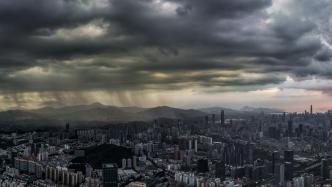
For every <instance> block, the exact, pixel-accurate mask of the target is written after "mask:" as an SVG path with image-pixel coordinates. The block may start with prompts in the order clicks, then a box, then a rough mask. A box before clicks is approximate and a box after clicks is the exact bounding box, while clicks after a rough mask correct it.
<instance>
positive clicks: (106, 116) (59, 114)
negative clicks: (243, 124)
mask: <svg viewBox="0 0 332 187" xmlns="http://www.w3.org/2000/svg"><path fill="white" fill-rule="evenodd" d="M204 115H206V114H205V113H204V112H201V111H198V110H185V109H179V108H172V107H167V106H160V107H154V108H140V107H116V106H108V105H102V104H100V103H94V104H91V105H77V106H66V107H57V108H56V107H45V108H40V109H36V110H10V111H4V112H0V124H5V123H11V124H16V123H17V124H22V123H23V122H22V121H29V122H31V123H33V121H35V122H36V123H38V124H39V123H42V122H43V121H48V122H49V121H64V122H130V121H151V120H154V119H159V118H166V119H189V118H196V117H203V116H204Z"/></svg>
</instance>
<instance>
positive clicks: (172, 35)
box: [0, 0, 332, 92]
mask: <svg viewBox="0 0 332 187" xmlns="http://www.w3.org/2000/svg"><path fill="white" fill-rule="evenodd" d="M301 2H302V3H301ZM301 2H300V3H299V4H298V5H297V6H294V5H293V4H290V5H289V7H287V8H288V9H289V10H288V11H290V12H291V14H285V13H282V12H272V13H270V12H268V9H269V8H271V6H273V3H274V2H273V1H271V0H232V1H229V0H207V1H202V0H110V1H107V0H90V1H88V0H57V1H54V0H25V1H23V2H22V1H19V0H11V1H7V0H0V44H1V46H0V53H1V54H3V55H1V57H0V70H1V76H0V81H1V85H0V88H1V89H2V90H8V91H15V92H20V91H61V90H73V91H76V90H81V91H84V90H94V89H106V90H108V89H111V90H139V89H161V90H164V89H167V90H168V89H179V88H186V87H195V86H200V87H203V88H204V89H207V90H208V89H209V88H210V87H211V88H212V87H213V88H214V89H215V90H220V91H223V90H244V91H247V90H250V89H257V88H259V87H261V86H265V85H271V84H278V83H281V82H283V81H285V78H286V76H287V75H291V76H295V77H296V76H299V77H306V76H308V75H309V74H310V75H316V76H323V77H328V76H326V73H324V72H322V71H321V70H320V69H319V68H316V66H315V67H313V65H312V63H313V62H315V63H316V64H317V63H318V64H319V63H325V64H329V62H330V60H331V56H332V55H331V49H330V48H328V47H326V46H324V44H323V43H322V41H321V38H320V37H318V35H320V34H319V32H320V31H321V30H322V29H324V28H322V27H321V24H320V23H319V19H320V18H321V17H322V15H321V13H319V12H317V13H315V12H311V15H306V14H304V12H305V10H307V9H308V8H309V7H310V6H315V7H316V8H318V7H320V8H321V10H322V12H324V14H326V15H327V14H328V13H327V12H326V11H325V10H326V7H328V6H327V5H326V2H325V1H321V0H319V1H315V2H310V1H305V0H302V1H301ZM319 2H321V3H319ZM324 6H325V7H324ZM325 30H326V28H325ZM323 34H324V33H323ZM325 35H326V34H325ZM327 42H328V41H327ZM312 67H313V68H312ZM273 73H278V76H273ZM215 87H216V88H215ZM223 88H224V89H223Z"/></svg>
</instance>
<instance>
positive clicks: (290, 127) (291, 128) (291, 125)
mask: <svg viewBox="0 0 332 187" xmlns="http://www.w3.org/2000/svg"><path fill="white" fill-rule="evenodd" d="M287 131H288V137H292V136H293V121H292V120H291V119H290V120H288V129H287Z"/></svg>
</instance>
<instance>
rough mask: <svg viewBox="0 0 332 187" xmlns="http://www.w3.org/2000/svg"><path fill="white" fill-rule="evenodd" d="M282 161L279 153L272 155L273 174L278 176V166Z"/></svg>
mask: <svg viewBox="0 0 332 187" xmlns="http://www.w3.org/2000/svg"><path fill="white" fill-rule="evenodd" d="M279 161H280V155H279V152H278V151H274V152H273V153H272V173H273V174H276V165H277V163H278V162H279Z"/></svg>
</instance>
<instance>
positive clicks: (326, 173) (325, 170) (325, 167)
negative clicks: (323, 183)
mask: <svg viewBox="0 0 332 187" xmlns="http://www.w3.org/2000/svg"><path fill="white" fill-rule="evenodd" d="M320 172H321V176H322V177H323V178H324V179H328V178H329V168H328V161H327V160H326V159H322V161H321V171H320Z"/></svg>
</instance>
